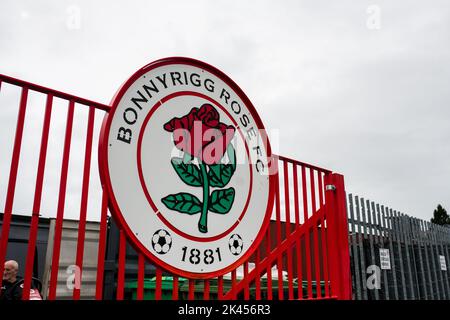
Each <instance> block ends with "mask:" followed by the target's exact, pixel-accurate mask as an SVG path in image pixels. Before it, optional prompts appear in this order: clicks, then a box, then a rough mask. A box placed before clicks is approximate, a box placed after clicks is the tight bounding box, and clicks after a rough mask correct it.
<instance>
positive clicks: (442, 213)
mask: <svg viewBox="0 0 450 320" xmlns="http://www.w3.org/2000/svg"><path fill="white" fill-rule="evenodd" d="M431 222H432V223H435V224H440V225H444V224H450V216H449V215H448V214H447V210H445V209H444V208H443V207H442V206H441V205H440V204H439V205H438V206H437V208H436V209H435V210H434V212H433V218H431Z"/></svg>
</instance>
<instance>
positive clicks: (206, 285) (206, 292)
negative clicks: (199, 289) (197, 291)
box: [203, 279, 210, 300]
mask: <svg viewBox="0 0 450 320" xmlns="http://www.w3.org/2000/svg"><path fill="white" fill-rule="evenodd" d="M209 291H210V290H209V279H205V280H204V281H203V299H204V300H209Z"/></svg>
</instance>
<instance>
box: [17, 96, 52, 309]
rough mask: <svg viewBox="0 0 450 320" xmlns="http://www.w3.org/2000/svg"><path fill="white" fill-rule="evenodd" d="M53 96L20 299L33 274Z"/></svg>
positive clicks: (46, 117) (47, 115)
mask: <svg viewBox="0 0 450 320" xmlns="http://www.w3.org/2000/svg"><path fill="white" fill-rule="evenodd" d="M52 105H53V96H52V95H51V94H48V95H47V102H46V105H45V114H44V125H43V127H42V136H41V148H40V151H39V162H38V169H37V175H36V186H35V188H34V190H35V191H34V201H33V211H32V217H31V226H30V236H29V238H28V239H29V242H28V250H27V258H26V260H27V262H26V264H25V274H24V282H23V290H22V299H23V300H28V299H29V298H30V288H31V277H32V276H33V264H34V252H35V247H36V239H37V231H38V226H39V212H40V210H41V199H42V184H43V181H44V170H45V159H46V157H47V145H48V132H49V130H50V119H51V114H52Z"/></svg>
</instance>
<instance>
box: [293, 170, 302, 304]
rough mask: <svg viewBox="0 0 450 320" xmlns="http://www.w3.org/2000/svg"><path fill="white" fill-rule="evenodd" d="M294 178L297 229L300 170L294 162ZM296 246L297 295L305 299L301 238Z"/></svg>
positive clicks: (296, 227) (296, 226) (297, 225)
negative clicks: (298, 170)
mask: <svg viewBox="0 0 450 320" xmlns="http://www.w3.org/2000/svg"><path fill="white" fill-rule="evenodd" d="M292 179H293V180H294V210H295V230H297V229H298V228H299V227H300V210H299V209H300V208H299V201H298V172H297V164H295V163H294V164H293V173H292ZM295 247H296V249H297V296H298V299H303V282H302V281H303V277H302V265H301V262H302V259H301V251H300V239H297V241H296V242H295Z"/></svg>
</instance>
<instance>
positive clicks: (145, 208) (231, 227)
mask: <svg viewBox="0 0 450 320" xmlns="http://www.w3.org/2000/svg"><path fill="white" fill-rule="evenodd" d="M100 140H101V141H100V152H99V157H100V159H99V160H100V171H101V178H102V184H103V186H104V188H106V192H107V194H108V197H109V204H110V209H111V211H112V213H113V215H114V218H115V219H116V221H117V222H118V223H119V225H120V226H121V227H122V228H123V230H124V231H125V232H126V234H127V236H128V238H129V240H130V241H131V242H132V243H133V245H134V246H135V248H136V249H137V250H139V251H140V252H142V253H144V254H145V255H146V256H147V257H148V258H149V259H151V260H152V261H153V262H155V263H156V264H158V265H160V266H161V267H162V268H164V269H166V270H168V271H170V272H173V273H175V274H178V275H181V276H185V277H193V278H210V277H215V276H219V275H222V274H224V273H226V272H229V271H230V270H231V269H233V268H235V267H237V266H238V265H239V264H241V263H242V262H244V260H245V259H246V258H248V257H249V256H250V255H251V254H252V252H253V251H254V250H255V249H256V248H257V246H258V244H259V242H260V241H261V240H262V237H263V233H264V231H265V229H266V227H267V225H268V223H269V220H270V215H271V211H272V206H273V194H274V189H273V188H274V180H273V175H270V174H269V171H270V166H271V161H270V159H271V152H270V145H269V143H268V140H267V135H266V133H265V131H264V127H263V125H262V122H261V120H260V118H259V116H258V114H257V113H256V111H255V109H254V107H253V105H252V104H251V102H250V101H249V99H248V98H247V97H246V96H245V94H244V93H243V92H242V91H241V90H240V88H239V87H238V86H237V85H236V84H235V83H234V82H233V81H232V80H231V79H229V78H228V77H227V76H226V75H225V74H223V73H222V72H220V71H219V70H217V69H215V68H214V67H212V66H210V65H207V64H205V63H203V62H200V61H197V60H193V59H189V58H166V59H162V60H158V61H155V62H153V63H151V64H149V65H147V66H145V67H144V68H142V69H141V70H139V71H138V72H136V73H135V74H134V75H133V76H132V77H131V78H130V79H129V80H128V81H127V82H126V83H125V84H124V85H123V86H122V88H121V89H120V90H119V92H118V93H117V95H116V96H115V97H114V99H113V102H112V108H111V110H110V112H109V113H108V114H107V116H106V118H105V120H104V123H103V128H102V134H101V139H100Z"/></svg>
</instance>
